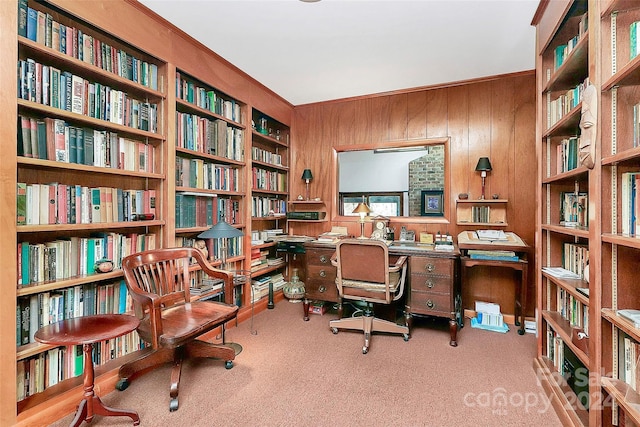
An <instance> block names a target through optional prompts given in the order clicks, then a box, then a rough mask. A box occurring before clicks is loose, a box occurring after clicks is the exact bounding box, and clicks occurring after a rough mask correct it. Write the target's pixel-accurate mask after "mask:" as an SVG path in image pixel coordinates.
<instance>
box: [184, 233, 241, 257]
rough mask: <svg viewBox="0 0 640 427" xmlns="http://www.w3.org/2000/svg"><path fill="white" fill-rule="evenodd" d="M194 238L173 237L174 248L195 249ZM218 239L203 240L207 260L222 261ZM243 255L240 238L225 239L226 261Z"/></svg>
mask: <svg viewBox="0 0 640 427" xmlns="http://www.w3.org/2000/svg"><path fill="white" fill-rule="evenodd" d="M196 240H200V239H196V238H192V237H185V236H176V237H175V240H174V241H175V246H176V247H183V248H184V247H195V244H196ZM218 240H220V239H204V241H205V244H206V246H207V251H208V253H209V258H213V259H222V245H221V244H220V242H219V241H218ZM242 254H243V250H242V236H240V237H230V238H228V239H227V259H229V258H230V257H236V256H241V255H242Z"/></svg>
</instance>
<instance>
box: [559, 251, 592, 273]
mask: <svg viewBox="0 0 640 427" xmlns="http://www.w3.org/2000/svg"><path fill="white" fill-rule="evenodd" d="M588 264H589V245H586V244H579V243H569V242H565V243H563V244H562V267H563V268H565V269H567V270H569V271H571V272H572V273H575V274H577V275H578V278H580V279H583V280H584V279H585V275H584V270H585V268H586V266H587V265H588ZM587 279H588V278H587Z"/></svg>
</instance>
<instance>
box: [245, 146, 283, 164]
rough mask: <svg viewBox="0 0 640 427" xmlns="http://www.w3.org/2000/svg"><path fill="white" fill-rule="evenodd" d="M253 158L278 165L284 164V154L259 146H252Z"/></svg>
mask: <svg viewBox="0 0 640 427" xmlns="http://www.w3.org/2000/svg"><path fill="white" fill-rule="evenodd" d="M251 159H252V160H256V161H258V162H264V163H269V164H272V165H276V166H282V155H281V154H277V153H272V152H271V151H269V150H263V149H262V148H259V147H251Z"/></svg>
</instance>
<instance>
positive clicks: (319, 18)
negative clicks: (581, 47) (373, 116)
mask: <svg viewBox="0 0 640 427" xmlns="http://www.w3.org/2000/svg"><path fill="white" fill-rule="evenodd" d="M140 1H141V3H142V4H144V5H146V6H147V7H149V8H150V9H152V10H153V11H155V12H157V13H158V14H159V15H160V16H162V17H163V18H165V19H166V20H168V21H170V22H171V23H173V24H174V25H176V26H177V27H179V28H180V29H182V30H183V31H185V32H186V33H187V34H189V35H191V36H192V37H194V38H195V39H197V40H198V41H200V42H201V43H203V44H204V45H205V46H207V47H209V48H210V49H211V50H213V51H214V52H216V53H217V54H218V55H220V56H222V57H223V58H225V59H226V60H228V61H229V62H231V63H232V64H233V65H235V66H236V67H238V68H239V69H241V70H242V71H244V72H245V73H247V74H249V75H250V76H252V77H253V78H255V79H256V80H258V81H259V82H260V83H262V84H263V85H265V86H266V87H268V88H269V89H271V90H273V91H274V92H276V93H277V94H279V95H280V96H282V97H283V98H284V99H286V100H287V101H289V102H290V103H292V104H293V105H301V104H307V103H312V102H319V101H327V100H332V99H339V98H346V97H352V96H358V95H366V94H371V93H380V92H386V91H393V90H398V89H407V88H413V87H420V86H429V85H434V84H441V83H448V82H455V81H460V80H467V79H472V78H477V77H484V76H492V75H497V74H504V73H511V72H518V71H524V70H531V69H533V68H534V67H535V63H534V59H535V54H534V43H535V41H534V40H535V29H534V28H533V27H532V26H531V20H532V18H533V15H534V13H535V10H536V7H537V5H538V0H413V1H409V0H377V1H374V0H321V1H319V2H315V3H305V2H302V1H299V0H140Z"/></svg>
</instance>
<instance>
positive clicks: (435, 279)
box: [411, 274, 451, 295]
mask: <svg viewBox="0 0 640 427" xmlns="http://www.w3.org/2000/svg"><path fill="white" fill-rule="evenodd" d="M411 290H412V291H421V292H435V293H439V294H447V295H449V294H451V278H450V277H442V276H431V275H427V274H412V275H411Z"/></svg>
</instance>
